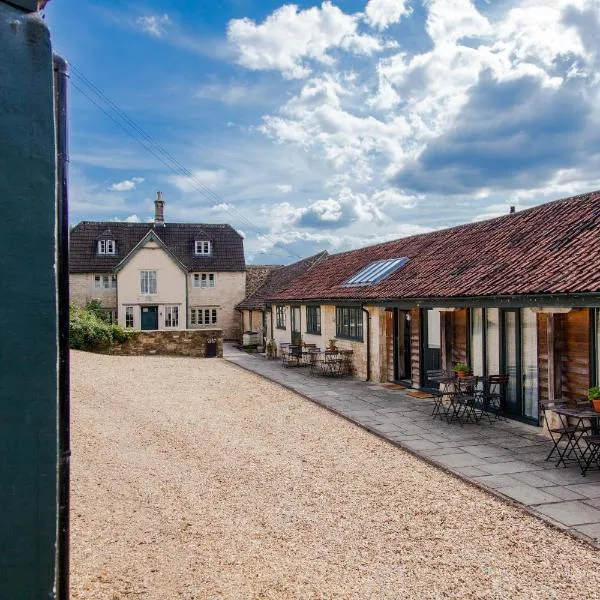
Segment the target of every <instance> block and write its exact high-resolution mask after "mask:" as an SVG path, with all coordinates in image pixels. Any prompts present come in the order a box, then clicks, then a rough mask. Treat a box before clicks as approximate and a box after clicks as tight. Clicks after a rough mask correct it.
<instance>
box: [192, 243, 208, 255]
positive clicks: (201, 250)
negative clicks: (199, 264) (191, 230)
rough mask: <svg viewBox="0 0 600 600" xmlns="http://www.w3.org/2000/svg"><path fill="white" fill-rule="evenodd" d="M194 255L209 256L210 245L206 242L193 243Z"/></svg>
mask: <svg viewBox="0 0 600 600" xmlns="http://www.w3.org/2000/svg"><path fill="white" fill-rule="evenodd" d="M194 248H195V253H196V254H200V255H210V254H211V253H212V244H211V243H210V242H206V241H198V240H196V241H195V242H194Z"/></svg>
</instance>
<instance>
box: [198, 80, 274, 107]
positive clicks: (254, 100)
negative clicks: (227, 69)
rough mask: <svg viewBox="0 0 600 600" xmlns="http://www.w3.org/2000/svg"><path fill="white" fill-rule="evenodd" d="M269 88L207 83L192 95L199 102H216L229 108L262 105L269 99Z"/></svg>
mask: <svg viewBox="0 0 600 600" xmlns="http://www.w3.org/2000/svg"><path fill="white" fill-rule="evenodd" d="M269 90H270V88H269V87H268V86H265V85H247V84H244V83H209V84H206V85H203V86H201V87H200V88H199V89H198V90H197V91H196V92H195V94H194V96H195V97H196V98H198V99H200V100H216V101H218V102H222V103H223V104H228V105H229V106H243V105H250V104H263V103H264V102H265V101H266V100H267V99H268V98H269Z"/></svg>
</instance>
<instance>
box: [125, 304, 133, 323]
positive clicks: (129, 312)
mask: <svg viewBox="0 0 600 600" xmlns="http://www.w3.org/2000/svg"><path fill="white" fill-rule="evenodd" d="M125 327H133V306H126V307H125Z"/></svg>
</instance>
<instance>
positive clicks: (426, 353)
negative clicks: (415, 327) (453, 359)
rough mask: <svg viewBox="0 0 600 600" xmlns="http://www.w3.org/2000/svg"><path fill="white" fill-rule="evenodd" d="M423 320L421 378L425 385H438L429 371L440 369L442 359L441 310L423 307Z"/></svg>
mask: <svg viewBox="0 0 600 600" xmlns="http://www.w3.org/2000/svg"><path fill="white" fill-rule="evenodd" d="M421 319H422V322H423V328H422V332H423V337H422V340H423V342H422V347H423V363H422V364H423V368H422V370H421V380H422V382H423V385H424V386H425V387H437V384H436V383H435V382H433V381H429V379H428V377H427V372H428V371H437V370H439V369H440V361H441V319H440V312H439V311H437V310H433V309H423V310H422V312H421Z"/></svg>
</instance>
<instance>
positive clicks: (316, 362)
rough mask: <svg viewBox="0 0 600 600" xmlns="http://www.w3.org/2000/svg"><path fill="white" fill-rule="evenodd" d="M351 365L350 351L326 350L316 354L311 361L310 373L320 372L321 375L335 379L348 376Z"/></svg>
mask: <svg viewBox="0 0 600 600" xmlns="http://www.w3.org/2000/svg"><path fill="white" fill-rule="evenodd" d="M351 365H352V350H326V351H325V352H317V353H315V355H314V356H313V357H312V360H311V373H312V374H315V373H317V372H320V373H321V374H322V375H328V376H330V377H336V376H338V375H350V373H351Z"/></svg>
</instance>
